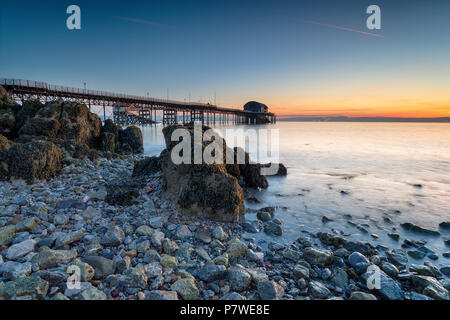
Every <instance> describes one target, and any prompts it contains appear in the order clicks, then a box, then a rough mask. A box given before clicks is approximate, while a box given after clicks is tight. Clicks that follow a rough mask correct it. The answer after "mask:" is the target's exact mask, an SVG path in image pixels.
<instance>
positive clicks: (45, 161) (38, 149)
mask: <svg viewBox="0 0 450 320" xmlns="http://www.w3.org/2000/svg"><path fill="white" fill-rule="evenodd" d="M61 157H62V151H61V149H60V148H58V147H57V146H55V145H54V144H53V143H52V142H49V141H42V140H37V141H34V142H30V143H25V144H20V143H17V144H15V145H13V146H12V147H11V148H10V149H9V151H8V154H7V159H6V167H7V171H8V177H14V178H22V179H24V180H26V181H27V182H28V183H34V181H35V180H48V179H50V178H51V177H53V176H54V175H55V174H57V173H58V172H59V171H60V169H61ZM3 163H4V164H5V162H3Z"/></svg>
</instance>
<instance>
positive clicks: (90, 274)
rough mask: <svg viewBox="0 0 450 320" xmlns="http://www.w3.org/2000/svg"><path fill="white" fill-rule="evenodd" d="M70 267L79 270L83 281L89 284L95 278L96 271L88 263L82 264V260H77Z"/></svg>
mask: <svg viewBox="0 0 450 320" xmlns="http://www.w3.org/2000/svg"><path fill="white" fill-rule="evenodd" d="M70 266H74V267H76V268H78V270H79V272H80V273H79V275H80V280H81V281H83V282H89V281H91V280H92V279H93V278H94V275H95V270H94V268H93V267H92V266H91V265H89V264H87V263H86V262H82V261H81V260H78V259H76V260H74V261H73V262H72V263H71V264H70Z"/></svg>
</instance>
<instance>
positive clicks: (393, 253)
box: [386, 249, 408, 267]
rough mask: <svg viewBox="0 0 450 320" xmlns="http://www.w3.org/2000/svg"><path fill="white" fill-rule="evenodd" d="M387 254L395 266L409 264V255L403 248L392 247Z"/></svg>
mask: <svg viewBox="0 0 450 320" xmlns="http://www.w3.org/2000/svg"><path fill="white" fill-rule="evenodd" d="M386 255H387V257H388V260H389V261H390V262H392V263H393V264H394V265H395V266H400V267H404V266H406V265H407V264H408V255H407V253H406V251H405V250H403V249H392V250H390V251H387V252H386Z"/></svg>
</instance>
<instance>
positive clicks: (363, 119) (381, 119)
mask: <svg viewBox="0 0 450 320" xmlns="http://www.w3.org/2000/svg"><path fill="white" fill-rule="evenodd" d="M277 121H290V122H296V121H299V122H300V121H316V122H325V121H328V122H437V123H446V122H448V123H450V117H441V118H397V117H354V118H353V117H345V116H336V117H332V116H331V117H328V116H299V117H292V118H284V119H281V118H278V119H277Z"/></svg>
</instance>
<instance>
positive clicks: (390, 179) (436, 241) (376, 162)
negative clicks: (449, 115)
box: [143, 122, 450, 264]
mask: <svg viewBox="0 0 450 320" xmlns="http://www.w3.org/2000/svg"><path fill="white" fill-rule="evenodd" d="M235 128H242V129H244V130H245V129H249V128H250V129H255V128H257V129H258V130H260V129H267V128H269V129H278V130H279V137H280V138H279V153H280V161H281V162H282V163H284V164H285V165H286V166H287V167H288V176H287V177H285V178H281V177H269V184H270V187H269V189H267V190H262V191H255V194H256V195H257V197H258V198H259V199H260V200H261V203H260V204H251V203H248V204H247V207H252V208H260V207H263V206H279V207H284V209H278V210H277V212H276V216H277V217H278V218H281V219H282V220H283V232H284V234H283V237H281V238H280V239H277V241H280V242H292V241H294V240H295V239H297V238H298V237H300V236H305V233H304V232H305V231H306V232H312V233H317V232H318V231H327V232H334V233H337V234H342V235H344V236H346V237H347V238H351V239H354V240H370V241H371V242H373V243H374V244H375V245H376V244H383V245H386V246H388V247H399V246H400V244H401V243H402V241H403V239H413V240H419V239H420V240H422V239H424V240H426V241H428V244H427V246H428V247H429V248H431V249H432V250H434V251H435V252H436V253H438V255H439V260H438V261H437V264H448V262H449V259H448V258H444V257H442V253H443V252H448V251H450V248H449V247H445V244H444V239H450V232H449V231H445V230H439V227H438V225H439V223H441V222H443V221H450V125H449V124H425V123H420V124H416V123H412V124H409V123H332V122H278V123H277V124H276V125H269V126H257V127H255V126H239V127H235ZM161 129H162V128H161V127H156V128H155V127H146V128H143V132H144V149H145V152H146V153H147V154H149V155H156V154H159V153H160V152H161V151H162V150H163V148H164V140H163V137H162V133H161ZM217 130H219V131H220V132H222V133H223V132H225V130H226V128H225V127H217ZM227 142H228V143H229V144H230V145H233V143H232V141H227ZM246 149H248V150H251V149H252V148H251V146H246ZM253 156H255V154H253ZM419 185H420V186H421V187H419ZM348 215H351V216H352V218H351V220H350V218H349V216H348ZM323 216H327V217H328V218H330V219H332V220H333V221H331V222H328V223H326V224H324V223H323V222H322V217H323ZM385 217H388V218H390V219H391V220H392V221H393V223H387V222H386V221H385ZM247 219H250V220H252V219H256V217H255V215H253V214H247ZM349 220H350V221H351V222H353V223H356V224H358V225H363V227H364V228H365V229H366V230H367V231H368V233H365V232H363V231H361V230H360V229H359V228H357V227H355V226H353V225H351V224H350V223H349ZM403 222H412V223H416V224H419V225H421V226H423V227H427V228H431V229H434V230H439V231H440V232H441V235H442V236H441V237H430V236H423V235H417V234H414V233H411V232H408V231H404V230H402V229H401V228H400V227H399V224H400V223H403ZM393 231H395V232H398V233H400V235H401V239H400V242H396V241H394V240H392V239H390V238H389V237H388V236H387V234H388V233H390V232H393ZM372 234H375V235H377V236H378V238H374V237H373V236H372ZM251 236H252V237H255V238H257V239H258V240H259V241H261V240H266V241H270V238H268V237H267V236H265V235H264V233H260V234H257V235H251ZM413 262H414V260H413Z"/></svg>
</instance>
